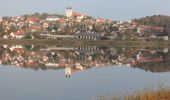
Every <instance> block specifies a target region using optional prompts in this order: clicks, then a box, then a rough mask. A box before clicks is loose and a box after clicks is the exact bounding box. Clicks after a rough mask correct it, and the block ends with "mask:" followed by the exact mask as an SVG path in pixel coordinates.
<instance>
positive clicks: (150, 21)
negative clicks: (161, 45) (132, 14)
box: [134, 15, 170, 27]
mask: <svg viewBox="0 0 170 100" xmlns="http://www.w3.org/2000/svg"><path fill="white" fill-rule="evenodd" d="M134 21H135V22H137V23H140V24H144V25H151V26H161V27H167V26H168V25H169V24H170V16H166V15H153V16H146V17H143V18H140V19H135V20H134Z"/></svg>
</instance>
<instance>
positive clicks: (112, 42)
mask: <svg viewBox="0 0 170 100" xmlns="http://www.w3.org/2000/svg"><path fill="white" fill-rule="evenodd" d="M0 44H1V45H4V44H7V45H31V44H33V45H70V46H75V45H76V46H77V45H84V46H86V45H88V46H90V45H97V46H112V45H115V46H146V47H147V46H149V47H155V46H157V47H169V46H170V41H167V42H166V41H119V40H54V39H51V40H49V39H35V40H30V39H0Z"/></svg>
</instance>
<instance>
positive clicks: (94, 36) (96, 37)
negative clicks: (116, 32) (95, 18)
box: [76, 32, 103, 40]
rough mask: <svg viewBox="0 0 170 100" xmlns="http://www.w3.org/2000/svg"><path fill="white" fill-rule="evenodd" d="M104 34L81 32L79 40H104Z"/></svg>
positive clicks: (78, 36)
mask: <svg viewBox="0 0 170 100" xmlns="http://www.w3.org/2000/svg"><path fill="white" fill-rule="evenodd" d="M102 36H103V34H102V33H87V32H84V33H83V32H81V33H78V34H77V36H76V37H77V39H93V40H100V39H101V38H102Z"/></svg>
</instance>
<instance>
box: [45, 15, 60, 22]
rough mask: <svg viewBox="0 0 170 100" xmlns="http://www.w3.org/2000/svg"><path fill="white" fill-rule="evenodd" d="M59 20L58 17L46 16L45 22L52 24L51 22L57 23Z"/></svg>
mask: <svg viewBox="0 0 170 100" xmlns="http://www.w3.org/2000/svg"><path fill="white" fill-rule="evenodd" d="M59 19H60V18H58V16H48V17H47V18H46V21H49V22H52V21H58V20H59Z"/></svg>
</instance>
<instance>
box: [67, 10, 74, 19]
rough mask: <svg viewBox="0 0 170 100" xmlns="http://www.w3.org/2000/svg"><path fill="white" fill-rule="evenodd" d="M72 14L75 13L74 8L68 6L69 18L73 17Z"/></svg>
mask: <svg viewBox="0 0 170 100" xmlns="http://www.w3.org/2000/svg"><path fill="white" fill-rule="evenodd" d="M72 15H73V10H72V8H71V7H67V9H66V16H67V18H71V17H72Z"/></svg>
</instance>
